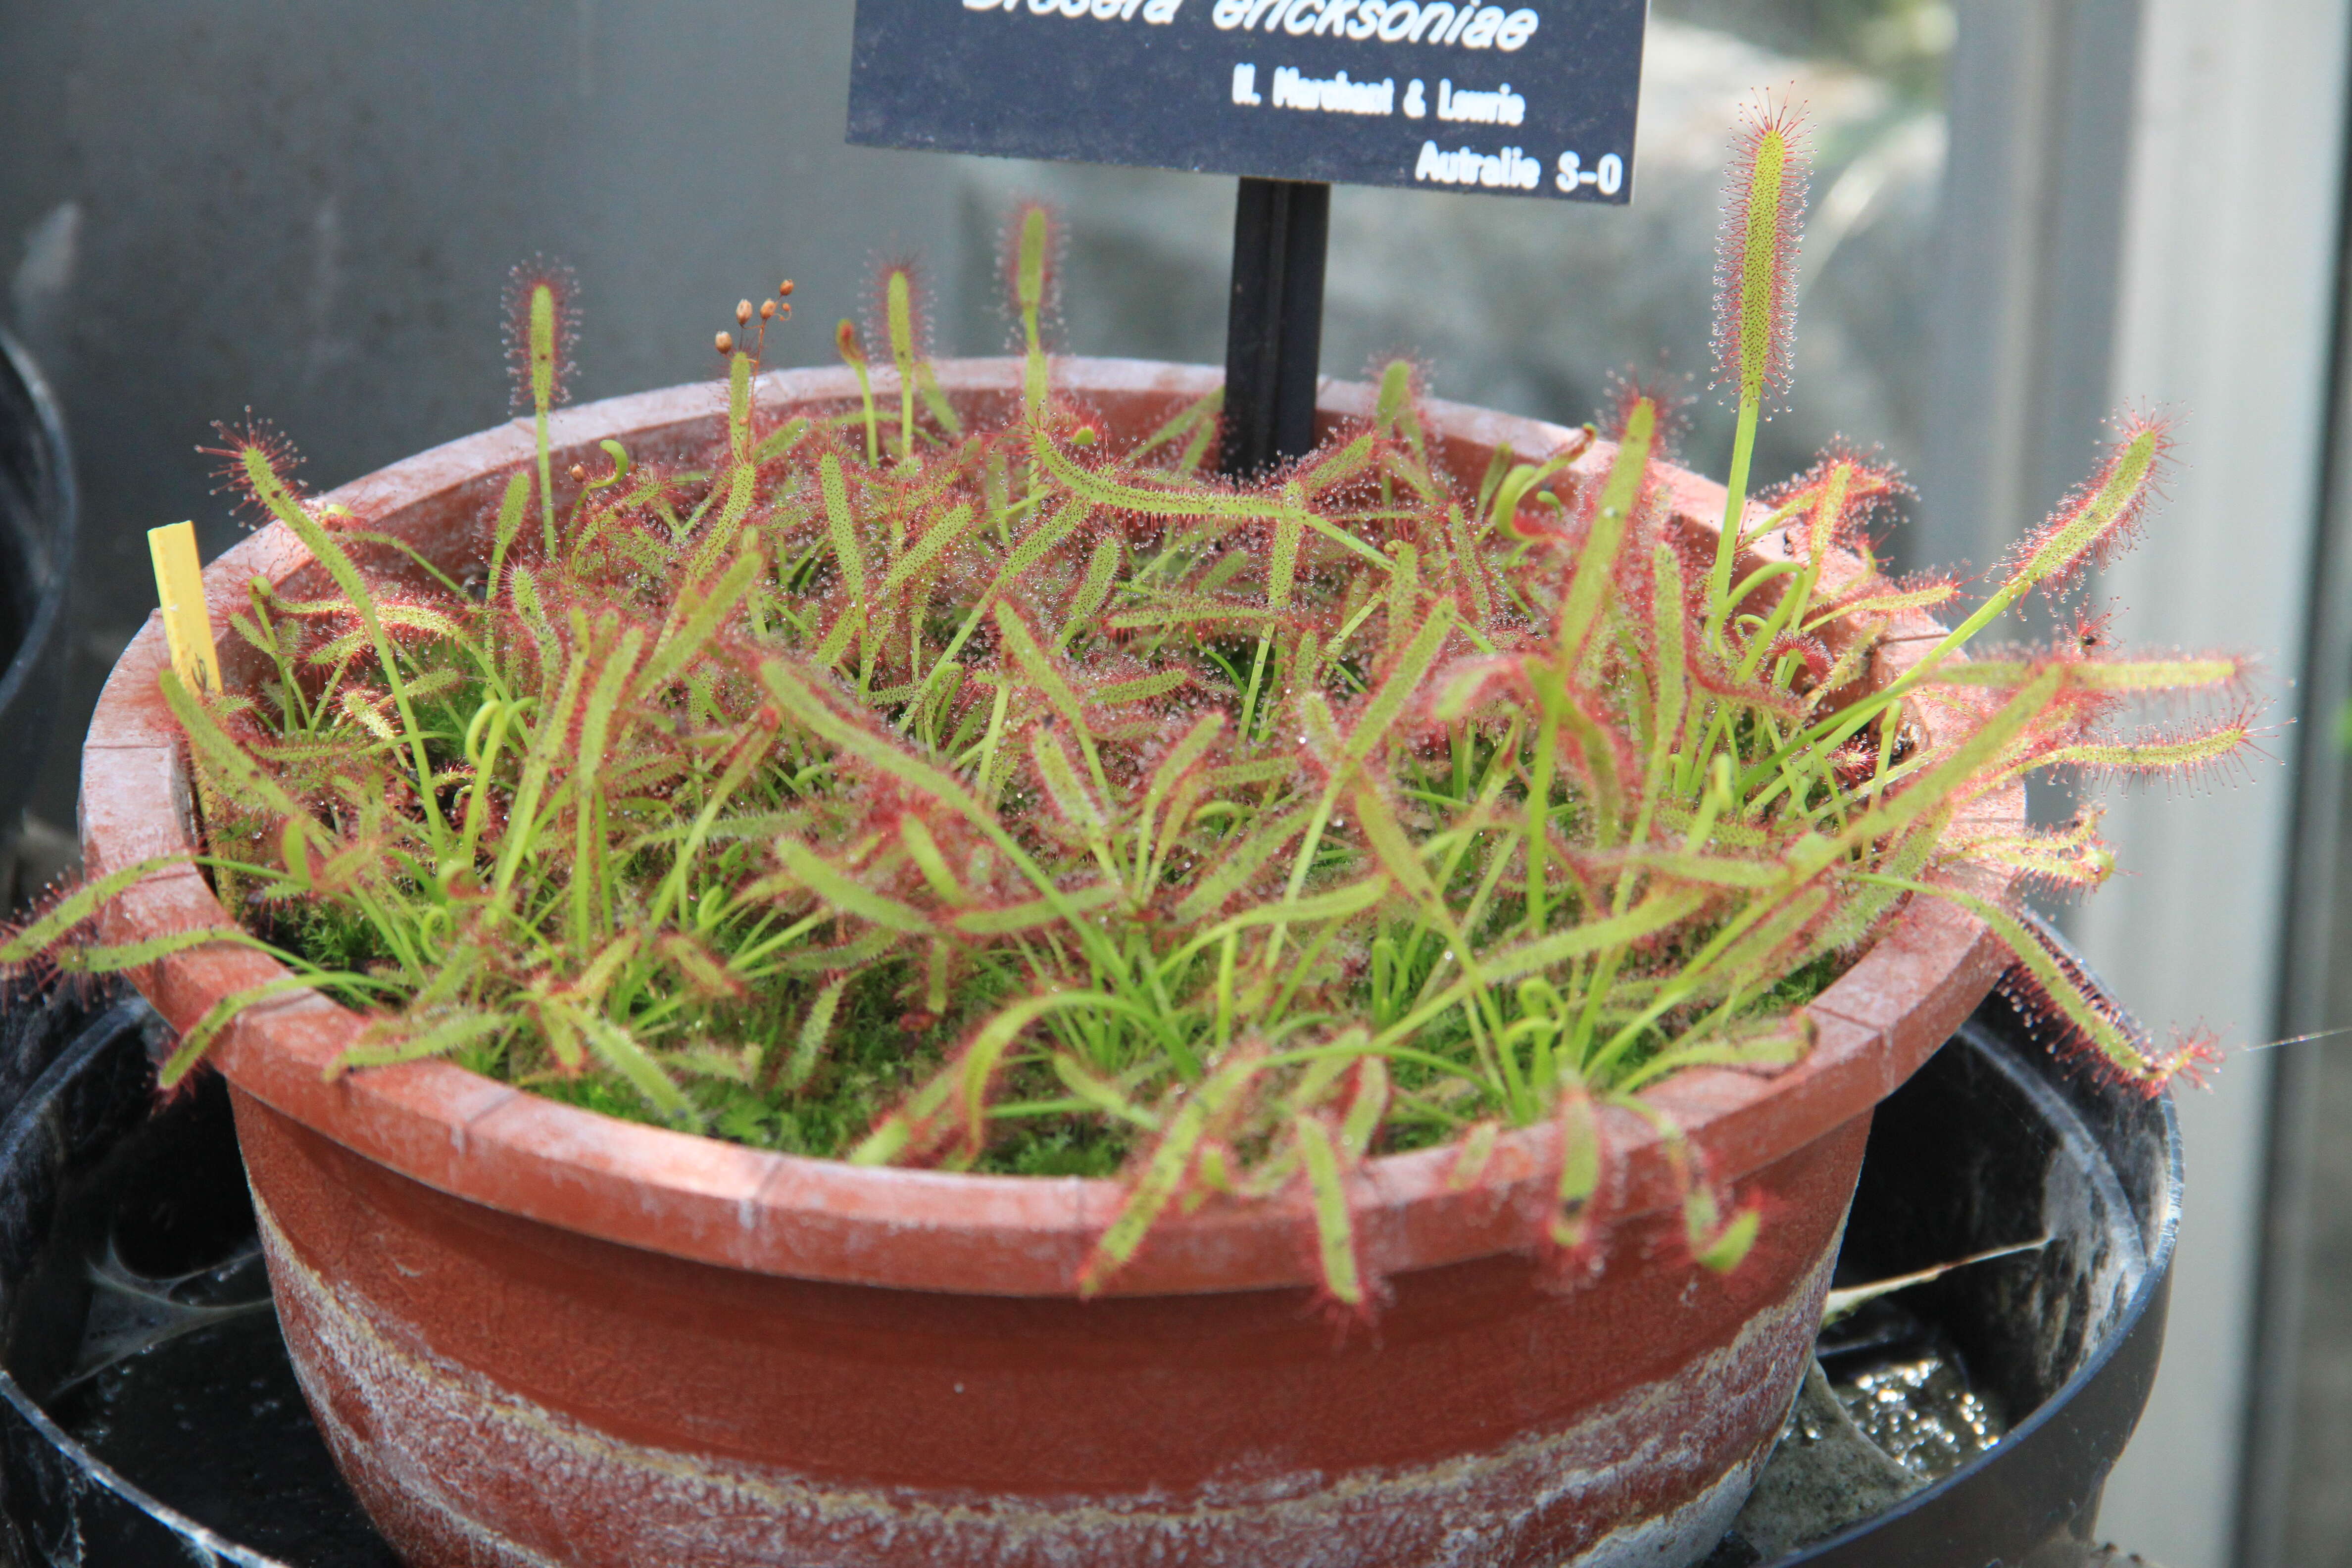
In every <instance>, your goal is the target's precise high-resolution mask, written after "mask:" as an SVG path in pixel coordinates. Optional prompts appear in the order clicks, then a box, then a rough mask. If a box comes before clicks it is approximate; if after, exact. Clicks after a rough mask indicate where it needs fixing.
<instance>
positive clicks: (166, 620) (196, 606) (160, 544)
mask: <svg viewBox="0 0 2352 1568" xmlns="http://www.w3.org/2000/svg"><path fill="white" fill-rule="evenodd" d="M147 553H148V554H149V555H151V556H152V557H153V558H154V562H155V596H156V598H157V599H158V600H160V601H161V602H162V604H163V637H164V640H165V641H166V642H168V643H170V644H171V647H172V668H173V669H175V670H177V671H179V672H180V679H182V680H183V681H184V682H186V683H187V685H188V686H189V688H190V689H194V690H201V691H218V690H219V689H221V679H220V658H219V655H218V654H217V653H216V652H215V650H214V647H213V626H212V621H211V619H210V618H209V617H208V616H205V573H204V568H203V566H202V565H200V564H199V563H197V561H196V525H195V524H194V523H193V522H175V523H173V524H171V525H170V526H168V527H165V528H151V529H149V530H148V531H147Z"/></svg>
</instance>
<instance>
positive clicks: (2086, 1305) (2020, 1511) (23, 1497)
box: [0, 996, 2179, 1568]
mask: <svg viewBox="0 0 2352 1568" xmlns="http://www.w3.org/2000/svg"><path fill="white" fill-rule="evenodd" d="M157 1035H160V1026H157V1025H156V1024H155V1023H154V1022H153V1019H152V1015H151V1014H150V1013H148V1012H147V1010H146V1008H145V1005H144V1004H142V1003H140V1002H138V1001H137V1000H135V999H131V1000H127V1001H119V1002H110V1003H101V1004H100V1005H95V1006H83V1005H78V1004H76V1003H74V1002H73V1001H72V1000H71V999H69V998H65V997H58V996H50V997H47V998H37V997H36V998H19V999H17V1001H16V1005H15V1006H14V1008H13V1010H11V1009H9V1008H8V1007H6V1006H5V999H0V1104H5V1103H8V1102H9V1100H11V1099H14V1109H13V1110H10V1111H9V1112H8V1113H7V1114H6V1115H5V1118H4V1119H0V1366H5V1371H0V1549H5V1555H7V1556H8V1558H9V1560H10V1561H13V1562H15V1563H21V1564H24V1565H26V1568H49V1565H58V1568H64V1565H66V1564H72V1565H73V1568H116V1565H121V1568H146V1565H147V1564H151V1563H165V1562H174V1561H190V1560H193V1561H208V1560H210V1561H222V1562H227V1563H239V1564H247V1565H249V1568H392V1565H393V1563H394V1559H393V1557H392V1555H391V1552H390V1551H389V1549H388V1548H386V1547H385V1546H384V1545H383V1542H381V1541H380V1540H378V1539H377V1538H376V1537H375V1535H374V1533H373V1531H371V1530H370V1528H369V1527H368V1524H367V1521H366V1520H365V1518H364V1517H363V1516H362V1514H361V1512H360V1510H359V1509H358V1506H357V1505H356V1504H355V1503H354V1502H353V1501H352V1499H351V1497H350V1494H349V1493H348V1492H347V1491H346V1490H345V1489H344V1488H343V1484H342V1482H341V1479H340V1478H339V1477H338V1476H337V1475H336V1473H335V1471H334V1468H333V1467H332V1465H331V1463H330V1462H329V1460H328V1458H327V1455H326V1450H325V1448H324V1447H323V1445H321V1444H320V1441H319V1439H318V1436H317V1433H316V1431H315V1429H314V1428H313V1427H312V1426H311V1424H310V1415H309V1412H308V1410H307V1408H306V1407H305V1406H304V1405H303V1404H302V1400H301V1395H300V1392H299V1389H298V1388H297V1386H296V1384H295V1382H294V1378H293V1374H292V1371H291V1369H290V1368H289V1365H288V1364H287V1362H286V1358H285V1353H284V1348H283V1345H282V1344H281V1342H279V1339H278V1331H277V1323H276V1320H275V1318H274V1317H273V1316H271V1315H270V1312H269V1310H268V1287H267V1283H266V1281H265V1280H264V1279H263V1277H262V1272H261V1268H260V1265H259V1258H258V1250H257V1247H256V1246H255V1243H254V1237H253V1219H252V1211H251V1208H250V1206H249V1204H248V1203H247V1198H246V1192H245V1184H244V1182H243V1180H242V1177H241V1174H240V1170H239V1166H238V1164H237V1155H236V1142H235V1135H234V1132H233V1130H232V1128H231V1126H230V1122H229V1116H228V1108H227V1096H226V1091H225V1089H223V1087H222V1085H221V1082H220V1080H219V1079H217V1078H215V1077H212V1076H211V1075H205V1077H204V1078H202V1079H199V1081H198V1082H197V1085H196V1087H195V1088H194V1089H192V1090H190V1091H188V1092H185V1093H184V1094H182V1095H180V1096H179V1097H178V1098H176V1099H174V1100H171V1101H169V1102H168V1103H166V1104H164V1105H163V1107H162V1108H161V1109H160V1110H157V1109H155V1108H154V1102H153V1090H152V1083H153V1073H152V1068H151V1067H150V1065H149V1064H150V1061H151V1059H152V1058H151V1052H152V1049H153V1048H154V1047H158V1046H159V1045H160V1044H162V1043H163V1042H161V1041H160V1040H158V1039H154V1038H151V1036H157ZM35 1075H37V1076H35ZM25 1084H29V1087H28V1088H25V1089H22V1092H21V1098H16V1091H17V1088H18V1086H19V1085H25ZM2178 1212H2179V1131H2178V1129H2177V1126H2176V1124H2175V1122H2174V1120H2173V1115H2172V1108H2171V1105H2170V1103H2169V1101H2168V1100H2147V1099H2146V1098H2145V1097H2142V1096H2140V1095H2138V1094H2137V1093H2136V1092H2133V1091H2131V1090H2128V1089H2117V1088H2115V1087H2113V1086H2111V1085H2107V1084H2104V1083H2102V1082H2100V1081H2099V1080H2098V1079H2095V1078H2094V1077H2090V1076H2087V1075H2084V1074H2082V1073H2079V1072H2073V1071H2070V1070H2068V1068H2066V1066H2065V1065H2064V1064H2062V1063H2060V1062H2056V1061H2053V1059H2052V1058H2050V1056H2049V1055H2048V1054H2047V1053H2046V1052H2044V1051H2042V1049H2040V1048H2039V1047H2036V1046H2035V1045H2034V1044H2033V1042H2032V1039H2031V1038H2030V1037H2029V1034H2028V1031H2027V1030H2026V1028H2025V1026H2024V1025H2023V1024H2022V1022H2021V1019H2020V1018H2019V1016H2018V1015H2017V1013H2016V1012H2015V1011H2014V1010H2013V1009H2012V1008H2011V1006H2010V1005H2008V1004H2007V1003H2006V1002H2004V1001H2002V1000H2001V999H2000V997H1998V996H1996V997H1995V998H1993V999H1992V1000H1990V1001H1988V1002H1987V1003H1986V1004H1985V1005H1984V1006H1983V1007H1981V1008H1979V1010H1978V1013H1977V1016H1975V1017H1974V1018H1973V1019H1972V1020H1971V1021H1970V1022H1969V1025H1968V1026H1966V1027H1965V1028H1963V1029H1962V1031H1961V1032H1960V1034H1959V1035H1958V1037H1955V1038H1954V1040H1953V1041H1952V1042H1951V1043H1950V1044H1949V1045H1948V1046H1947V1047H1945V1048H1944V1049H1943V1050H1941V1051H1939V1052H1938V1053H1937V1055H1936V1057H1935V1058H1933V1059H1932V1060H1931V1061H1930V1062H1929V1063H1928V1065H1927V1067H1926V1068H1923V1069H1922V1070H1921V1071H1920V1073H1919V1074H1918V1076H1917V1077H1916V1078H1915V1079H1913V1080H1912V1082H1911V1083H1910V1084H1908V1085H1906V1087H1905V1088H1904V1089H1902V1090H1901V1091H1899V1092H1897V1093H1896V1094H1895V1096H1893V1097H1892V1098H1891V1099H1889V1100H1887V1101H1886V1102H1885V1104H1884V1105H1883V1106H1882V1107H1881V1108H1880V1110H1879V1111H1878V1116H1877V1121H1876V1122H1875V1124H1874V1128H1873V1131H1872V1135H1871V1143H1870V1152H1869V1155H1868V1158H1867V1159H1866V1160H1865V1162H1864V1166H1863V1175H1862V1186H1861V1190H1860V1193H1859V1194H1857V1196H1856V1198H1855V1200H1854V1207H1853V1215H1852V1218H1851V1220H1850V1221H1849V1223H1848V1226H1847V1230H1846V1239H1845V1246H1844V1250H1843V1254H1842V1255H1841V1263H1840V1282H1841V1283H1842V1284H1843V1283H1848V1282H1854V1281H1859V1280H1868V1279H1884V1278H1886V1277H1888V1276H1890V1275H1894V1274H1899V1273H1904V1272H1907V1271H1909V1270H1911V1269H1914V1268H1921V1267H1923V1266H1927V1265H1933V1264H1937V1263H1941V1262H1946V1261H1949V1260H1951V1259H1953V1258H1958V1257H1962V1256H1966V1255H1968V1254H1970V1253H1973V1252H1977V1251H1980V1250H1983V1249H1985V1248H1988V1247H1996V1246H2001V1245H2006V1244H2011V1243H2015V1242H2019V1241H2025V1240H2032V1239H2035V1238H2036V1237H2042V1236H2046V1237H2048V1242H2047V1245H2045V1246H2043V1247H2041V1248H2040V1249H2039V1250H2037V1251H2034V1252H2032V1253H2030V1254H2021V1255H2017V1256H2012V1257H2010V1258H2002V1259H2000V1260H1997V1261H1992V1262H1987V1263H1981V1264H1978V1265H1975V1266H1972V1267H1970V1268H1965V1269H1961V1270H1958V1271H1956V1272H1954V1273H1952V1274H1950V1275H1948V1276H1946V1277H1945V1278H1944V1279H1940V1280H1938V1281H1937V1282H1936V1283H1934V1284H1931V1285H1927V1286H1923V1287H1920V1288H1918V1289H1915V1290H1911V1291H1906V1292H1905V1293H1904V1294H1903V1296H1902V1297H1901V1298H1899V1301H1900V1305H1899V1306H1897V1305H1891V1304H1882V1305H1881V1306H1880V1307H1879V1308H1876V1309H1874V1310H1873V1312H1874V1315H1859V1316H1857V1317H1856V1318H1854V1319H1853V1320H1850V1321H1848V1323H1847V1324H1846V1325H1845V1326H1843V1328H1841V1329H1839V1330H1836V1331H1832V1332H1831V1333H1828V1334H1825V1335H1824V1338H1823V1342H1822V1354H1823V1360H1824V1364H1825V1365H1827V1366H1828V1367H1829V1368H1830V1369H1831V1373H1832V1376H1833V1377H1834V1376H1841V1375H1850V1376H1860V1375H1861V1373H1859V1372H1858V1371H1857V1370H1856V1369H1858V1368H1861V1367H1863V1366H1864V1365H1865V1364H1867V1363H1870V1361H1871V1358H1873V1357H1874V1356H1875V1357H1878V1358H1879V1359H1881V1360H1884V1359H1885V1358H1886V1357H1888V1356H1895V1357H1897V1358H1899V1357H1901V1356H1904V1355H1907V1354H1911V1353H1913V1352H1916V1350H1917V1349H1918V1348H1919V1347H1918V1344H1917V1343H1915V1341H1918V1340H1920V1339H1921V1337H1922V1336H1923V1335H1924V1336H1925V1339H1926V1340H1927V1341H1928V1342H1932V1343H1933V1345H1934V1346H1935V1347H1937V1352H1938V1353H1940V1354H1942V1355H1944V1356H1946V1357H1947V1358H1948V1359H1949V1360H1950V1361H1951V1363H1953V1364H1954V1365H1955V1366H1959V1367H1964V1368H1965V1371H1966V1373H1967V1375H1968V1378H1969V1384H1970V1385H1971V1387H1972V1388H1973V1389H1975V1390H1977V1391H1979V1393H1980V1394H1981V1395H1982V1397H1983V1398H1984V1399H1986V1400H1989V1401H1990V1402H1992V1404H1994V1405H2005V1406H2006V1408H2007V1409H2008V1410H2009V1411H2011V1412H2013V1413H2018V1415H2019V1418H2018V1419H2017V1420H2016V1421H2015V1424H2014V1425H2013V1426H2011V1427H2010V1429H2009V1430H2008V1433H2007V1435H2006V1436H2003V1437H2001V1438H2000V1441H1999V1442H1997V1443H1996V1444H1995V1445H1994V1446H1993V1447H1991V1448H1990V1450H1989V1451H1987V1452H1984V1453H1982V1454H1980V1455H1978V1456H1977V1457H1976V1458H1973V1459H1970V1460H1969V1462H1967V1463H1966V1464H1964V1465H1961V1466H1960V1467H1959V1468H1958V1469H1957V1470H1955V1471H1953V1473H1951V1474H1948V1475H1947V1476H1945V1477H1944V1478H1943V1479H1939V1480H1937V1481H1936V1482H1934V1483H1933V1484H1931V1485H1927V1486H1925V1487H1924V1488H1917V1489H1914V1490H1912V1491H1911V1495H1909V1496H1907V1497H1905V1498H1903V1499H1902V1500H1900V1501H1898V1502H1895V1503H1894V1504H1893V1506H1892V1507H1887V1508H1883V1509H1881V1510H1880V1511H1878V1512H1877V1513H1876V1515H1875V1516H1874V1517H1872V1518H1869V1519H1866V1520H1862V1521H1857V1522H1855V1523H1853V1524H1852V1525H1851V1526H1850V1527H1842V1528H1836V1527H1833V1521H1832V1526H1825V1527H1829V1528H1832V1533H1831V1534H1830V1535H1829V1538H1827V1539H1823V1540H1820V1541H1818V1542H1813V1543H1811V1544H1806V1545H1803V1546H1801V1547H1800V1548H1799V1549H1798V1550H1796V1551H1795V1552H1784V1553H1782V1554H1781V1555H1779V1556H1777V1557H1772V1558H1770V1561H1771V1563H1773V1564H1774V1565H1775V1568H1779V1565H1780V1564H1794V1563H1809V1564H1820V1565H1822V1568H1832V1565H1833V1568H1864V1565H1865V1564H1867V1565H1868V1568H2077V1565H2078V1564H2082V1563H2087V1562H2089V1561H2092V1559H2090V1558H2089V1557H2088V1556H2087V1555H2086V1552H2085V1550H2084V1548H2085V1543H2086V1542H2088V1541H2089V1540H2090V1532H2091V1528H2092V1525H2093V1523H2094V1522H2095V1518H2096V1514H2097V1510H2098V1500H2099V1491H2100V1488H2101V1486H2102V1485H2103V1483H2104V1481H2105V1476H2106V1472H2107V1468H2108V1467H2109V1466H2110V1465H2111V1464H2112V1463H2113V1461H2114V1459H2115V1458H2116V1455H2117V1454H2119V1453H2120V1452H2122V1449H2123V1446H2124V1443H2125V1441H2126V1439H2127V1438H2128V1437H2129V1436H2130V1435H2131V1429H2132V1426H2133V1424H2134V1423H2135V1422H2136V1421H2137V1419H2138V1416H2139V1412H2140V1408H2141V1406H2142V1405H2143V1404H2144V1403H2145V1402H2146V1400H2147V1390H2148V1385H2149V1384H2150V1382H2151V1381H2152V1380H2153V1378H2154V1375H2155V1371H2156V1360H2157V1352H2158V1346H2159V1343H2160V1342H2161V1340H2162V1337H2163V1328H2164V1308H2165V1296H2166V1283H2167V1279H2168V1269H2169V1268H2170V1264H2171V1257H2172V1238H2173V1229H2174V1226H2175V1223H2176V1221H2177V1216H2178ZM1895 1300H1898V1299H1896V1298H1889V1299H1888V1301H1889V1303H1893V1302H1895ZM1906 1336H1909V1337H1908V1338H1906ZM1972 1397H1973V1395H1972ZM1801 1410H1802V1406H1801ZM1799 1447H1801V1443H1800V1440H1799V1439H1798V1438H1794V1437H1792V1438H1790V1439H1788V1440H1785V1441H1784V1443H1783V1446H1782V1449H1781V1451H1780V1456H1779V1457H1776V1458H1775V1460H1774V1463H1773V1466H1772V1467H1770V1468H1768V1470H1767V1473H1766V1481H1765V1485H1764V1487H1763V1488H1759V1492H1761V1491H1763V1490H1765V1489H1769V1488H1772V1487H1774V1486H1775V1485H1777V1484H1780V1483H1781V1482H1785V1481H1786V1479H1787V1477H1788V1476H1789V1475H1790V1474H1792V1473H1794V1471H1793V1467H1794V1466H1795V1465H1796V1463H1797V1460H1796V1459H1794V1458H1790V1456H1791V1455H1792V1454H1794V1453H1795V1452H1796V1451H1797V1449H1798V1448H1799ZM1776 1477H1779V1478H1780V1481H1779V1482H1776V1480H1775V1478H1776ZM1913 1485H1914V1486H1916V1483H1913ZM1752 1506H1753V1505H1751V1507H1752ZM1742 1519H1743V1521H1744V1522H1748V1523H1752V1522H1753V1521H1752V1520H1751V1517H1750V1516H1749V1515H1743V1516H1742ZM1780 1523H1781V1525H1782V1526H1783V1527H1784V1528H1785V1525H1786V1520H1785V1519H1783V1520H1782V1521H1780ZM205 1552H210V1553H211V1554H212V1556H211V1558H209V1559H207V1558H206V1557H205V1556H204V1555H203V1553H205ZM1764 1561H1766V1554H1764V1553H1761V1552H1758V1551H1756V1550H1755V1549H1754V1548H1753V1547H1752V1546H1751V1545H1750V1544H1749V1543H1748V1542H1747V1541H1744V1540H1742V1539H1739V1538H1738V1533H1737V1532H1735V1535H1734V1537H1733V1538H1730V1539H1727V1541H1726V1542H1724V1543H1723V1546H1722V1547H1721V1549H1720V1550H1719V1551H1718V1552H1717V1555H1716V1557H1715V1558H1714V1559H1712V1560H1711V1562H1710V1564H1709V1568H1748V1565H1752V1564H1757V1563H1762V1562H1764Z"/></svg>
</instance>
